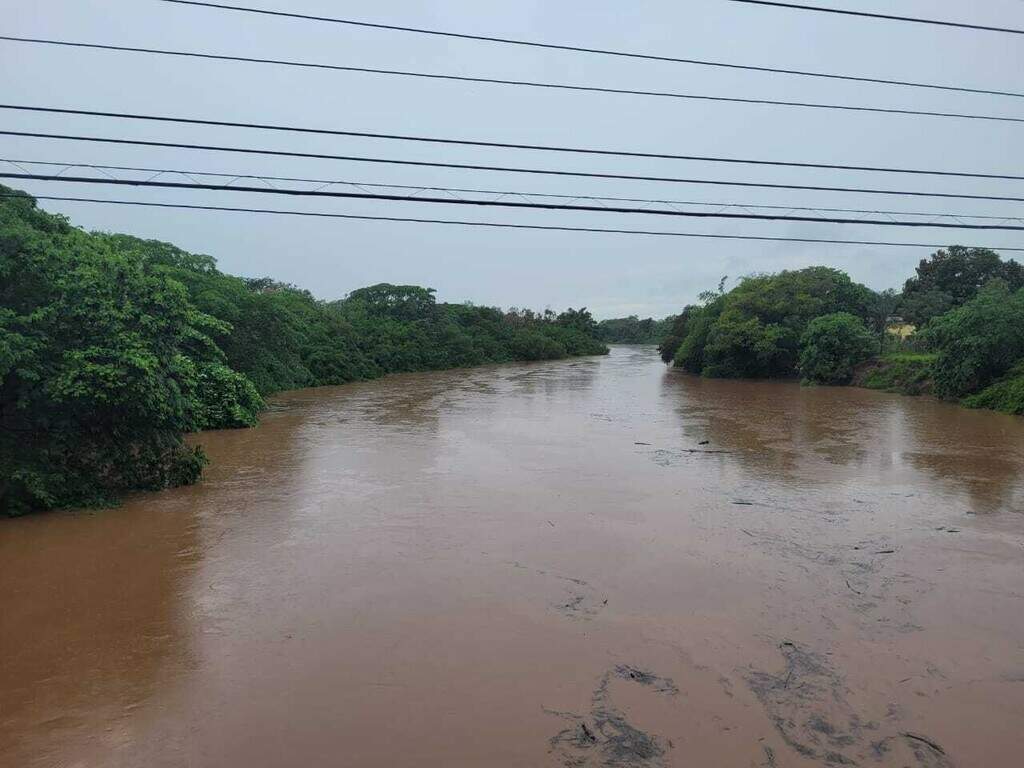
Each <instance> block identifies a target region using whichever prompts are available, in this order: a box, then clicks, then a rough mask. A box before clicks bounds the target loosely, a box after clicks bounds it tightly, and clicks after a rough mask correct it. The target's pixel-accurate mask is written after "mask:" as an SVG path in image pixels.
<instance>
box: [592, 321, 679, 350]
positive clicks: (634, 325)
mask: <svg viewBox="0 0 1024 768" xmlns="http://www.w3.org/2000/svg"><path fill="white" fill-rule="evenodd" d="M674 321H675V317H673V316H669V317H666V318H664V319H663V320H655V319H654V318H653V317H647V318H644V319H643V320H641V319H640V318H639V317H637V316H636V315H630V316H629V317H615V318H611V319H609V320H602V321H601V322H599V323H598V324H597V337H598V338H599V339H601V341H604V342H608V343H611V344H660V343H661V341H662V339H664V338H665V336H666V335H667V334H668V332H669V330H670V329H671V328H672V323H673V322H674Z"/></svg>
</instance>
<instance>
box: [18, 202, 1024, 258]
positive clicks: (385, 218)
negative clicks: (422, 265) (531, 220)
mask: <svg viewBox="0 0 1024 768" xmlns="http://www.w3.org/2000/svg"><path fill="white" fill-rule="evenodd" d="M0 197H24V195H23V194H20V193H0ZM31 197H34V198H35V199H37V200H54V201H61V202H75V203H104V204H109V205H134V206H140V207H146V208H180V209H184V210H199V211H231V212H237V213H264V214H274V215H281V216H312V217H317V218H328V219H355V220H360V221H389V222H411V223H416V224H450V225H457V226H463V227H483V228H498V229H532V230H547V231H554V232H597V233H601V234H615V235H651V236H655V237H690V238H704V239H709V240H757V241H761V242H785V243H828V244H833V245H874V246H890V247H894V248H946V247H947V246H948V243H895V242H885V241H877V240H828V239H823V238H816V237H769V236H767V235H719V234H706V233H702V232H665V231H659V230H644V229H604V228H599V227H568V226H564V227H563V226H554V225H549V224H506V223H504V222H493V221H466V220H459V219H422V218H412V217H405V216H365V215H357V214H354V213H322V212H313V211H286V210H280V209H273V208H236V207H229V206H223V205H187V204H185V203H149V202H140V201H137V200H104V199H97V198H92V197H57V196H53V195H32V196H31ZM972 247H975V248H987V249H989V250H994V251H1008V252H1009V251H1012V252H1017V251H1024V248H1012V247H1011V248H1003V247H1000V246H972Z"/></svg>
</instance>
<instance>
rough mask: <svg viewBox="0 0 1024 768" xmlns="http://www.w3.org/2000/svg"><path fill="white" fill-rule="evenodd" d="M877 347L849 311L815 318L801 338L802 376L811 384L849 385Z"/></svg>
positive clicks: (874, 341)
mask: <svg viewBox="0 0 1024 768" xmlns="http://www.w3.org/2000/svg"><path fill="white" fill-rule="evenodd" d="M877 346H878V343H877V340H876V339H875V337H874V336H872V335H871V334H870V333H869V332H868V329H867V328H866V327H865V326H864V323H863V322H862V321H861V320H860V318H857V317H854V316H853V315H851V314H850V313H848V312H835V313H833V314H831V315H822V316H821V317H816V318H814V319H813V320H811V322H810V323H808V324H807V330H806V331H804V334H803V336H802V337H801V339H800V375H801V376H802V377H803V380H804V382H805V383H808V384H849V383H850V380H851V379H852V378H853V372H854V369H855V368H856V367H857V366H858V365H859V364H860V363H862V362H864V361H865V360H867V359H868V358H869V357H871V353H872V351H874V349H875V348H876V347H877Z"/></svg>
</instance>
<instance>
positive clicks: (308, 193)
mask: <svg viewBox="0 0 1024 768" xmlns="http://www.w3.org/2000/svg"><path fill="white" fill-rule="evenodd" d="M0 179H21V180H31V181H59V182H64V183H74V184H107V185H114V186H121V187H158V188H162V189H202V190H209V191H216V192H251V193H255V194H261V195H287V196H291V197H330V198H342V199H346V200H386V201H389V202H407V203H434V204H441V205H470V206H476V207H484V208H486V207H498V208H519V209H527V208H529V209H541V210H548V211H585V212H588V213H637V214H644V215H648V216H681V217H685V218H697V219H747V220H753V221H799V222H804V223H816V224H864V225H871V226H886V227H928V228H940V229H985V230H995V229H998V230H1007V231H1024V226H1019V225H1008V224H964V223H962V222H958V223H955V224H953V223H948V222H942V223H931V222H926V221H893V220H892V219H850V218H835V217H831V218H823V217H817V216H788V215H782V214H764V213H721V212H710V211H677V210H670V209H665V208H658V209H653V208H635V207H634V208H628V207H622V206H605V205H571V204H568V203H529V202H525V203H524V202H518V201H514V200H479V199H475V200H462V199H453V198H450V197H414V196H412V195H395V194H376V193H372V192H328V191H326V190H314V189H280V188H272V189H267V188H266V187H246V186H229V185H226V184H204V183H200V182H181V181H153V180H145V181H144V180H138V179H116V178H115V179H111V178H106V177H97V176H59V175H56V174H41V173H3V172H0Z"/></svg>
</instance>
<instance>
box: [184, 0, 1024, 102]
mask: <svg viewBox="0 0 1024 768" xmlns="http://www.w3.org/2000/svg"><path fill="white" fill-rule="evenodd" d="M164 2H171V3H177V4H179V5H192V6H198V7H205V8H216V9H220V10H229V11H244V12H246V13H256V14H261V15H265V16H282V17H287V18H292V19H302V20H306V21H325V22H331V23H334V24H346V25H349V26H353V27H364V28H369V29H382V30H388V31H393V32H411V33H414V34H420V35H432V36H436V37H451V38H459V39H462V40H475V41H478V42H486V43H501V44H504V45H518V46H526V47H530V48H546V49H549V50H556V51H568V52H573V53H589V54H598V55H601V56H617V57H620V58H627V59H645V60H648V61H660V62H668V63H673V64H693V65H696V66H702V67H717V68H721V69H736V70H745V71H748V72H763V73H767V74H777V75H796V76H800V77H817V78H824V79H828V80H847V81H852V82H857V83H874V84H877V85H897V86H904V87H909V88H931V89H935V90H940V91H959V92H963V93H981V94H988V95H991V96H1014V97H1024V93H1019V92H1014V91H999V90H993V89H988V88H968V87H964V86H955V85H939V84H936V83H920V82H914V81H910V80H892V79H886V78H880V77H866V76H859V75H842V74H838V73H834V72H812V71H808V70H801V69H783V68H780V67H762V66H755V65H752V64H735V63H729V62H724V61H709V60H706V59H687V58H679V57H675V56H659V55H657V54H650V53H636V52H631V51H615V50H609V49H606V48H587V47H583V46H578V45H565V44H557V43H542V42H539V41H536V40H516V39H512V38H507V37H494V36H490V35H472V34H466V33H460V32H446V31H442V30H438V29H423V28H421V27H407V26H398V25H395V24H375V23H371V22H367V21H356V20H354V19H341V18H332V17H328V16H311V15H307V14H302V13H289V12H286V11H271V10H264V9H261V8H245V7H242V6H237V5H225V4H221V3H206V2H192V1H191V0H164Z"/></svg>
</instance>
